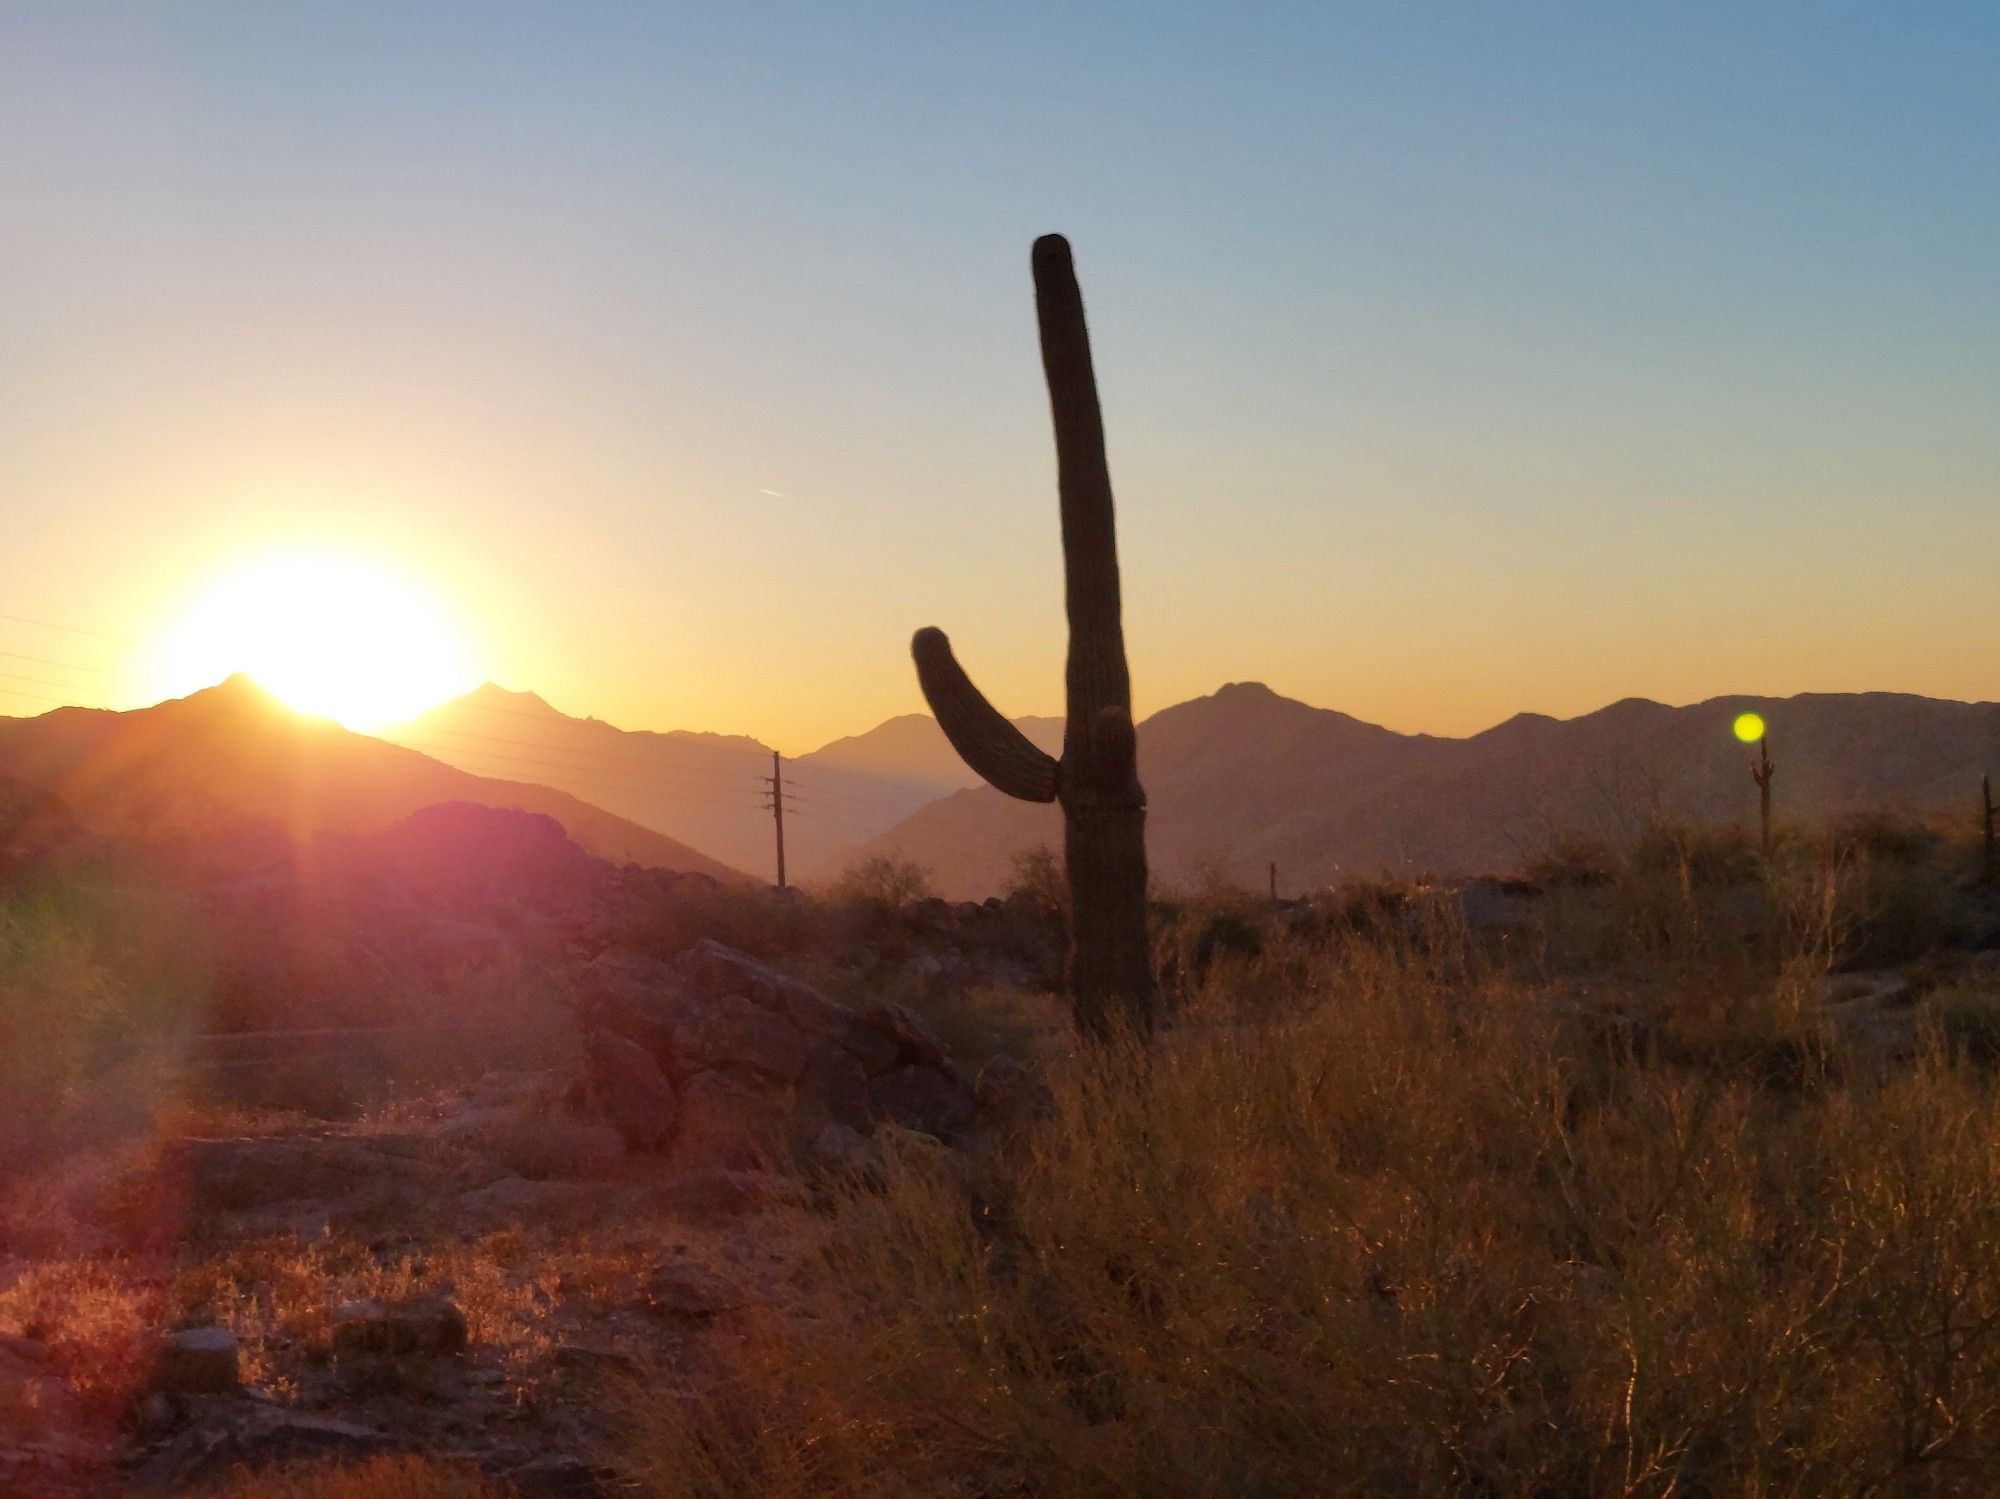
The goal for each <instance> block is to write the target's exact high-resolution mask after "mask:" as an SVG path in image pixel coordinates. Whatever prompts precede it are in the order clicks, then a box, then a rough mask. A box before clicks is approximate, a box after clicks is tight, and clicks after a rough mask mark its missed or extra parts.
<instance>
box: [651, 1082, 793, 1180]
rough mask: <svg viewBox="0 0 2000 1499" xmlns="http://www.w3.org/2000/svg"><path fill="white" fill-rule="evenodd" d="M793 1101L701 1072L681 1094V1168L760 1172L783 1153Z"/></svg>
mask: <svg viewBox="0 0 2000 1499" xmlns="http://www.w3.org/2000/svg"><path fill="white" fill-rule="evenodd" d="M792 1102H793V1100H792V1098H791V1097H790V1094H789V1090H788V1091H787V1092H786V1093H785V1094H784V1095H779V1094H776V1093H773V1092H772V1091H770V1090H766V1089H760V1088H753V1087H749V1086H746V1085H745V1084H743V1083H740V1082H738V1081H736V1080H735V1079H734V1078H730V1077H725V1076H724V1075H723V1074H722V1073H719V1072H698V1073H696V1074H695V1075H694V1076H693V1077H691V1078H689V1079H688V1080H687V1083H686V1085H685V1086H684V1087H683V1088H682V1089H681V1125H680V1133H679V1134H678V1135H677V1136H676V1137H675V1139H674V1147H673V1160H674V1164H676V1165H677V1166H721V1167H727V1168H733V1169H737V1170H744V1169H752V1170H755V1169H762V1168H766V1167H768V1166H770V1165H771V1164H772V1163H773V1162H774V1161H776V1160H777V1159H778V1158H779V1157H780V1156H782V1155H783V1154H784V1153H785V1150H786V1147H787V1144H788V1138H789V1135H790V1126H791V1115H792V1112H793V1110H792Z"/></svg>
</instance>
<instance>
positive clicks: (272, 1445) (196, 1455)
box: [134, 1402, 389, 1493]
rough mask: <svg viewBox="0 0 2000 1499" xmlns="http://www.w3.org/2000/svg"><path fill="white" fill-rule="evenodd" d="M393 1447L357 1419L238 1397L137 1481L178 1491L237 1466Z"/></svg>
mask: <svg viewBox="0 0 2000 1499" xmlns="http://www.w3.org/2000/svg"><path fill="white" fill-rule="evenodd" d="M388 1446H389V1439H388V1437H387V1436H386V1435H384V1434H383V1433H382V1432H380V1431H377V1430H375V1429H374V1428H372V1427H367V1426H360V1425H357V1424H355V1423H354V1422H352V1421H337V1420H334V1419H332V1418H330V1417H326V1416H313V1415H308V1414H306V1413H305V1412H304V1411H294V1410H286V1409H284V1408H282V1407H277V1406H268V1405H256V1404H251V1403H249V1402H234V1403H233V1404H232V1405H231V1407H230V1408H229V1409H226V1410H222V1411H217V1412H213V1413H211V1414H210V1415H209V1416H208V1417H207V1418H205V1419H203V1420H201V1421H200V1422H198V1423H197V1424H195V1425H193V1426H190V1427H189V1428H188V1429H187V1430H185V1431H183V1432H182V1433H181V1434H180V1435H179V1436H178V1437H176V1438H175V1439H174V1440H173V1442H172V1443H170V1444H169V1445H168V1446H167V1447H166V1448H165V1450H163V1451H161V1452H160V1453H158V1454H156V1455H155V1456H154V1457H153V1458H152V1459H151V1460H149V1461H148V1462H147V1463H146V1464H145V1466H144V1467H143V1468H142V1469H140V1471H139V1472H138V1473H136V1474H135V1475H134V1477H135V1479H136V1483H135V1485H134V1486H135V1487H136V1488H137V1489H139V1490H140V1491H141V1492H151V1491H155V1490H162V1489H164V1490H168V1491H171V1492H176V1493H178V1492H181V1491H182V1490H183V1489H186V1488H190V1487H194V1486H196V1485H201V1484H206V1483H209V1482H211V1481H213V1480H214V1479H216V1478H218V1477H220V1476H221V1475H222V1474H224V1473H226V1472H228V1471H230V1470H231V1469H234V1468H255V1469H261V1468H276V1467H281V1466H286V1465H289V1464H293V1463H307V1462H315V1463H318V1462H328V1463H330V1462H334V1461H339V1460H342V1459H347V1460H352V1459H355V1458H359V1457H363V1456H367V1455H370V1454H373V1453H377V1452H381V1451H384V1450H386V1449H387V1448H388Z"/></svg>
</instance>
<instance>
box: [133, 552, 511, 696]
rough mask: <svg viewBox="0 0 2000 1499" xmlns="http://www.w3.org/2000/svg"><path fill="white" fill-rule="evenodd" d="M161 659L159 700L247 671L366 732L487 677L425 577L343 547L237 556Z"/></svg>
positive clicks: (206, 588)
mask: <svg viewBox="0 0 2000 1499" xmlns="http://www.w3.org/2000/svg"><path fill="white" fill-rule="evenodd" d="M150 655H151V665H150V668H149V674H150V679H151V683H152V687H153V695H154V696H156V697H178V696H182V695H185V694H186V693H189V692H193V691H197V690H199V689H200V688H203V687H208V686H212V685H214V684H215V683H217V682H219V681H221V680H223V679H224V678H226V677H229V676H232V675H234V674H235V673H238V672H243V673H247V674H248V675H249V676H251V677H252V678H254V679H255V680H256V681H257V682H258V683H260V684H261V685H262V686H264V687H265V688H266V689H267V690H269V691H270V692H271V693H272V694H273V695H274V696H276V697H277V698H279V699H280V700H282V701H283V702H284V703H286V704H287V705H288V706H290V707H293V708H296V709H297V710H299V711H300V712H302V713H312V714H318V715H322V716H324V717H327V718H331V719H334V720H336V721H337V722H339V723H342V724H344V725H346V726H347V727H348V728H350V729H360V730H364V731H366V730H373V729H378V728H382V727H384V726H385V725H388V724H392V723H396V722H399V721H401V720H403V719H406V718H410V717H413V716H414V715H416V714H418V713H421V712H423V711H424V710H425V709H427V708H430V707H434V706H435V705H436V704H438V703H440V702H442V701H444V700H445V699H446V698H448V697H451V696H453V695H455V694H457V693H460V692H463V691H465V690H466V689H467V688H469V687H472V686H474V685H475V684H476V683H477V682H478V673H477V670H476V668H475V666H474V664H473V658H472V653H471V651H470V649H469V647H468V645H467V642H466V639H465V636H464V634H463V632H462V631H461V630H460V628H459V627H458V625H457V623H456V622H455V621H454V620H453V619H452V618H451V616H450V615H449V613H448V612H447V611H446V610H445V609H444V608H443V607H442V606H441V605H440V604H439V603H438V601H437V600H436V599H435V598H434V597H433V596H432V594H431V593H430V592H429V591H428V590H427V589H426V588H425V587H424V586H423V584H422V583H421V582H420V581H419V580H418V579H416V578H413V577H411V576H409V575H408V574H406V573H404V572H402V571H401V570H400V569H398V568H396V567H394V566H392V565H391V564H389V563H388V562H386V561H384V560H383V559H381V558H378V557H373V556H369V555H366V554H361V553H353V552H341V551H332V550H313V549H300V550H295V551H283V552H270V553H262V554H258V555H255V556H251V557H246V558H242V559H240V560H238V561H237V562H235V563H234V564H232V565H231V566H230V567H228V568H226V569H225V570H224V571H222V572H221V573H219V574H218V575H216V576H215V577H213V578H211V579H209V580H207V581H206V582H205V583H204V584H202V586H201V587H200V588H199V589H197V590H196V591H195V593H194V595H193V596H192V598H191V599H190V600H189V602H188V604H187V606H186V608H185V609H184V610H183V612H182V613H181V614H180V615H179V616H178V617H177V618H175V619H174V620H173V621H172V622H170V623H169V624H168V625H167V626H166V627H165V629H163V630H162V631H161V632H160V634H159V635H158V636H157V637H156V640H155V643H154V645H153V648H152V650H151V652H150Z"/></svg>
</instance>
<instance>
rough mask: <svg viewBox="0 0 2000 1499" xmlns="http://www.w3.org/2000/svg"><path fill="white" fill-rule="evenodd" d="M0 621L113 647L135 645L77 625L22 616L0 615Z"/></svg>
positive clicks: (132, 642) (129, 641) (136, 642)
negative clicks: (80, 636) (85, 636)
mask: <svg viewBox="0 0 2000 1499" xmlns="http://www.w3.org/2000/svg"><path fill="white" fill-rule="evenodd" d="M0 619H5V620H11V621H12V622H13V623H15V624H17V625H33V626H35V627H36V628H37V629H41V630H60V631H62V633H63V634H65V635H88V636H90V637H91V638H92V639H94V640H109V641H111V642H112V643H113V644H114V645H137V644H138V643H139V642H138V641H136V640H127V639H126V638H125V637H124V636H123V635H107V634H106V633H105V632H104V631H102V630H86V629H83V628H82V627H81V626H78V625H59V624H55V623H53V622H51V621H49V620H46V619H29V618H28V617H27V616H26V615H24V614H0Z"/></svg>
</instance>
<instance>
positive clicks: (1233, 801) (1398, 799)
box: [861, 683, 2000, 897]
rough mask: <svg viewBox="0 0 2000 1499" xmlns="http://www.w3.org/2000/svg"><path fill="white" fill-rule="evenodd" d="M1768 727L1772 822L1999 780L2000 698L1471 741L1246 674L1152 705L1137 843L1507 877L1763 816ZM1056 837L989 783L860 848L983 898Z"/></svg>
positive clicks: (1791, 711)
mask: <svg viewBox="0 0 2000 1499" xmlns="http://www.w3.org/2000/svg"><path fill="white" fill-rule="evenodd" d="M1753 709H1754V710H1756V711H1758V712H1760V713H1762V714H1763V715H1764V716H1765V718H1766V719H1767V720H1768V722H1769V724H1770V733H1771V752H1772V755H1773V757H1774V758H1775V759H1776V761H1777V763H1778V780H1777V785H1776V799H1777V807H1778V812H1779V816H1780V817H1781V819H1782V818H1796V819H1814V818H1819V817H1823V816H1826V815H1828V814H1834V813H1839V812H1842V811H1850V810H1857V809H1869V808H1888V809H1895V810H1902V811H1909V812H1918V813H1922V812H1929V811H1932V810H1935V809H1938V808H1943V807H1952V806H1958V805H1964V806H1966V807H1970V806H1971V805H1972V804H1973V801H1974V799H1975V798H1976V796H1977V794H1978V787H1979V777H1980V775H1981V774H1982V773H1984V772H1989V771H2000V704H1994V703H1960V702H1948V701H1940V700H1937V699H1932V698H1923V697H1915V696H1910V695H1906V694H1898V693H1858V694H1807V695H1804V696H1800V697H1794V698H1751V697H1726V698H1714V699H1711V700H1710V701H1708V702H1705V703H1698V704H1695V705H1693V706H1690V707H1683V708H1673V707H1668V706H1666V705H1665V704H1661V703H1654V702H1648V701H1645V700H1642V699H1637V698H1629V699H1626V700H1624V701H1622V702H1618V703H1613V704H1612V705H1611V706H1609V707H1607V708H1603V709H1600V710H1599V711H1598V712H1595V713H1590V714H1586V715H1584V716H1583V717H1581V718H1575V719H1569V720H1557V719H1553V718H1547V717H1544V716H1541V715H1538V714H1522V715H1519V716H1518V717H1515V718H1511V719H1509V720H1507V721H1506V722H1505V723H1502V724H1499V725H1497V726H1496V727H1494V728H1491V729H1488V730H1486V731H1485V732H1483V733H1480V734H1475V735H1473V736H1471V737H1470V738H1466V739H1445V738H1435V737H1431V736H1427V735H1404V734H1398V733H1395V732H1393V731H1392V730H1389V729H1384V728H1380V727H1378V726H1376V725H1373V724H1366V723H1362V722H1360V721H1359V720H1357V719H1354V718H1350V717H1348V716H1347V715H1346V714H1343V713H1336V712H1332V711H1330V710H1327V709H1322V708H1313V707H1310V706H1308V705H1307V704H1304V703H1300V702H1295V701H1293V700H1292V699H1289V698H1285V697H1280V696H1279V695H1278V694H1277V693H1274V692H1272V691H1271V690H1270V689H1269V688H1267V687H1264V686H1262V685H1261V684H1258V683H1237V684H1232V685H1231V686H1228V687H1224V688H1223V689H1222V690H1221V691H1219V692H1217V693H1215V694H1214V695H1213V696H1210V697H1205V698H1198V699H1195V700H1194V701H1192V702H1186V703H1181V704H1178V705H1177V706H1175V707H1172V708H1167V709H1164V710H1162V711H1161V712H1159V713H1156V714H1155V715H1153V716H1152V717H1151V718H1149V719H1147V720H1146V721H1145V723H1143V724H1142V725H1141V726H1140V729H1139V749H1140V770H1141V774H1142V775H1143V777H1144V780H1145V783H1146V790H1147V794H1148V798H1149V802H1150V806H1151V814H1150V817H1149V820H1148V841H1149V846H1150V849H1151V853H1152V862H1153V867H1154V869H1155V871H1156V872H1157V873H1158V874H1159V875H1160V876H1161V877H1162V878H1165V879H1168V880H1177V879H1185V878H1188V877H1190V876H1192V875H1194V874H1196V873H1199V872H1200V871H1202V870H1204V869H1207V868H1215V869H1219V870H1221V871H1223V872H1225V873H1227V874H1229V875H1230V876H1232V877H1233V878H1235V879H1237V880H1239V881H1241V882H1243V883H1245V884H1249V885H1252V886H1261V885H1262V884H1263V881H1264V879H1265V872H1266V868H1267V866H1268V865H1269V864H1270V863H1272V862H1275V863H1276V864H1277V865H1278V871H1279V883H1280V885H1281V887H1282V888H1283V889H1284V890H1286V891H1296V890H1301V889H1305V888H1310V887H1313V886H1317V885H1321V884H1325V883H1327V882H1329V881H1332V880H1335V879H1338V878H1342V877H1346V876H1354V875H1366V874H1374V873H1390V872H1410V871H1430V872H1438V873H1469V872H1479V871H1490V870H1495V869H1501V868H1506V867H1508V866H1511V865H1518V864H1519V863H1521V862H1522V861H1523V860H1524V859H1525V858H1527V857H1529V856H1530V855H1532V854H1533V853H1534V852H1535V851H1536V850H1537V849H1538V848H1539V847H1541V846H1543V845H1544V844H1545V843H1546V842H1547V841H1548V840H1549V839H1550V838H1551V837H1552V836H1553V835H1555V834H1558V833H1564V832H1582V833H1588V834H1594V835H1598V836H1603V837H1607V838H1612V839H1616V838H1619V837H1622V836H1626V835H1628V834H1630V833H1631V832H1633V831H1635V830H1636V829H1637V828H1638V827H1640V826H1641V825H1643V823H1644V822H1645V821H1646V820H1647V819H1648V818H1649V817H1653V816H1657V815H1665V816H1671V817H1676V818H1686V819H1691V820H1695V821H1701V822H1711V823H1714V822H1728V821H1739V820H1745V819H1753V818H1754V817H1755V815H1756V804H1757V802H1756V788H1755V787H1754V786H1753V785H1752V783H1751V780H1750V776H1749V771H1748V768H1747V766H1748V754H1749V752H1748V750H1747V749H1746V748H1745V746H1743V745H1741V744H1739V743H1737V742H1736V740H1735V739H1734V737H1733V736H1732V735H1731V733H1730V725H1731V722H1732V721H1733V720H1734V718H1735V717H1736V715H1737V714H1739V713H1741V712H1744V711H1745V710H1753ZM1043 843H1046V844H1048V845H1050V846H1052V847H1060V844H1061V820H1060V817H1059V816H1058V814H1057V813H1056V812H1055V811H1054V809H1053V808H1050V807H1043V806H1035V805H1032V804H1029V803H1023V802H1016V801H1011V800H1009V799H1008V798H1006V797H1003V796H1001V795H1000V794H999V793H998V792H996V791H993V790H991V789H990V788H987V787H979V788H977V789H974V790H969V791H961V792H958V793H956V794H954V795H952V796H950V797H947V798H945V799H943V800H941V801H938V802H936V803H934V804H932V805H930V806H928V807H925V808H923V809H921V810H920V811H918V812H917V813H916V814H915V815H913V816H912V817H910V818H909V819H908V820H907V821H906V822H904V823H902V824H901V825H899V826H898V827H896V828H894V829H892V830H891V831H890V832H889V833H887V834H885V835H884V836H882V837H881V838H879V839H877V840H875V841H874V842H872V843H871V844H870V845H868V847H867V848H866V849H864V850H861V852H877V853H890V854H893V855H895V856H897V857H900V858H906V859H910V860H913V861H914V862H916V863H919V864H922V865H925V866H927V867H928V868H930V869H931V870H932V871H933V873H934V875H935V876H936V879H937V883H938V886H939V888H940V890H942V891H943V892H944V893H945V894H947V895H951V896H955V897H972V896H980V895H985V894H988V893H991V892H992V891H993V890H995V889H997V888H998V887H999V886H1000V885H1001V884H1002V883H1003V882H1004V881H1005V879H1006V877H1007V873H1008V868H1009V863H1010V860H1011V859H1012V857H1013V856H1014V854H1016V853H1017V852H1019V851H1021V850H1023V849H1026V848H1031V847H1033V846H1035V845H1037V844H1043Z"/></svg>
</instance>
